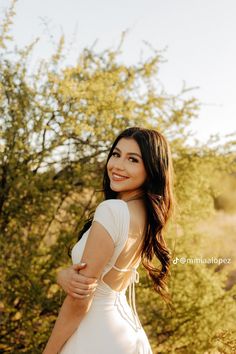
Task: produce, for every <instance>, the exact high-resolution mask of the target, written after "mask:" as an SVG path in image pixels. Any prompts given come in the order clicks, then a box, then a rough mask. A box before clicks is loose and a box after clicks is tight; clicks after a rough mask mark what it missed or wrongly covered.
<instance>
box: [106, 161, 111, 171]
mask: <svg viewBox="0 0 236 354" xmlns="http://www.w3.org/2000/svg"><path fill="white" fill-rule="evenodd" d="M111 167H112V161H111V159H109V161H108V163H107V172H108V171H109V170H110V169H111Z"/></svg>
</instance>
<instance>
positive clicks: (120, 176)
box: [112, 173, 129, 181]
mask: <svg viewBox="0 0 236 354" xmlns="http://www.w3.org/2000/svg"><path fill="white" fill-rule="evenodd" d="M127 178H129V177H126V176H122V175H119V174H117V173H112V179H114V180H116V181H123V180H125V179H127Z"/></svg>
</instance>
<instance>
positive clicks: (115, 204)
mask: <svg viewBox="0 0 236 354" xmlns="http://www.w3.org/2000/svg"><path fill="white" fill-rule="evenodd" d="M123 212H124V204H123V203H122V202H121V201H120V200H114V199H109V200H105V201H103V202H102V203H100V204H99V205H98V207H97V208H96V210H95V214H94V217H93V221H97V222H99V223H100V224H101V225H102V226H103V227H104V228H105V229H106V231H107V232H108V233H109V235H110V236H111V238H112V239H113V241H114V244H115V246H117V245H118V244H119V242H120V241H121V233H123V230H122V228H121V225H122V224H123V221H124V220H122V219H123V217H122V216H123V215H122V214H123Z"/></svg>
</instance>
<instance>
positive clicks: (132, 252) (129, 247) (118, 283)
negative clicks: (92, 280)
mask: <svg viewBox="0 0 236 354" xmlns="http://www.w3.org/2000/svg"><path fill="white" fill-rule="evenodd" d="M126 204H127V206H128V211H129V229H128V235H127V240H126V242H125V245H124V247H123V249H122V251H121V253H120V255H119V256H118V258H117V260H116V263H115V268H114V267H113V268H111V270H110V271H109V272H107V273H106V274H105V276H104V277H103V281H104V282H105V283H106V284H108V285H109V286H110V287H111V288H112V289H114V290H116V291H121V290H123V289H125V288H127V286H128V284H129V281H130V276H131V274H130V272H125V273H124V272H121V271H119V270H118V268H119V269H132V268H137V267H138V265H139V263H140V260H141V258H140V257H141V249H142V243H143V239H144V235H145V230H146V208H145V206H144V203H143V201H142V200H140V199H137V200H131V201H129V202H126Z"/></svg>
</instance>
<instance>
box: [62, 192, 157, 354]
mask: <svg viewBox="0 0 236 354" xmlns="http://www.w3.org/2000/svg"><path fill="white" fill-rule="evenodd" d="M93 221H97V222H99V223H100V224H102V226H103V227H104V228H105V229H106V230H107V231H108V233H109V234H110V236H111V237H112V239H113V241H114V244H115V250H114V253H113V256H112V258H111V260H110V261H109V263H108V264H107V265H106V267H105V268H104V270H103V273H102V276H101V278H100V279H99V280H98V285H97V288H96V291H95V293H94V297H93V301H92V304H91V306H90V309H89V311H88V313H87V314H86V315H85V317H84V318H83V319H82V321H81V322H80V325H79V327H78V328H77V329H76V331H75V332H74V333H73V334H72V336H71V337H70V338H69V339H68V340H67V342H66V343H65V344H64V346H63V348H62V349H61V351H60V354H152V350H151V347H150V344H149V341H148V339H147V336H146V334H145V332H144V330H143V328H142V326H141V324H140V321H139V318H138V315H137V312H136V308H135V283H137V282H138V281H139V277H138V272H137V270H136V268H131V269H120V268H117V267H116V265H115V263H116V260H117V258H118V256H119V255H120V253H121V251H122V249H123V248H124V245H125V243H126V241H127V239H128V233H129V224H130V214H129V209H128V206H127V204H126V202H124V201H123V200H120V199H109V200H105V201H103V202H102V203H100V204H99V206H98V207H97V208H96V211H95V214H94V218H93ZM88 234H89V230H87V231H86V232H85V233H84V235H83V237H82V239H80V241H79V242H77V243H76V244H75V246H74V247H73V249H72V262H73V264H75V263H78V262H79V261H80V260H81V258H82V254H83V250H84V248H85V244H86V241H87V238H88ZM112 268H115V269H116V270H118V271H120V272H127V271H129V272H130V274H131V276H130V283H129V285H128V286H127V287H126V289H124V290H122V291H115V290H113V289H112V288H111V287H110V286H109V285H108V284H106V283H105V282H104V281H103V277H104V276H105V274H107V273H108V272H109V271H110V270H111V269H112ZM127 289H128V293H129V296H128V297H129V303H128V302H127V299H126V290H127Z"/></svg>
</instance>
